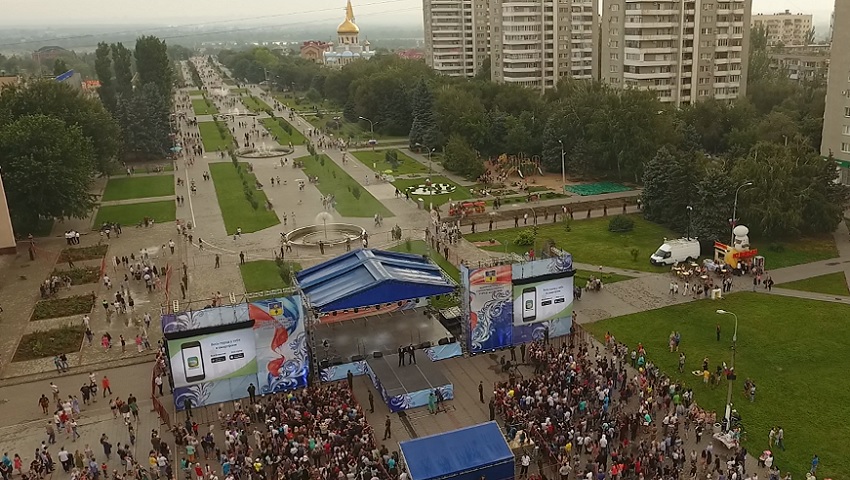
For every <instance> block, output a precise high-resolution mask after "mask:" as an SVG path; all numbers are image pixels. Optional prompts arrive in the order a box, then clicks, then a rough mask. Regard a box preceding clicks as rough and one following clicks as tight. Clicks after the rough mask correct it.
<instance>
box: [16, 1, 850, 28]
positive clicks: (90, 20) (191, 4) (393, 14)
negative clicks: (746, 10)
mask: <svg viewBox="0 0 850 480" xmlns="http://www.w3.org/2000/svg"><path fill="white" fill-rule="evenodd" d="M839 1H850V0H839ZM834 2H835V0H805V1H804V0H753V13H759V12H761V13H774V12H779V11H783V10H785V9H788V10H791V11H792V12H803V13H812V14H814V15H815V18H814V21H815V23H816V24H824V23H828V21H829V15H830V12H832V8H833V5H834ZM2 3H3V5H2V15H0V25H3V26H6V27H9V26H28V27H31V26H52V27H59V26H63V25H68V26H72V25H110V24H112V25H121V24H123V25H127V24H132V25H139V24H167V25H192V24H197V23H201V22H209V21H220V22H222V23H221V24H222V25H229V24H234V25H240V24H241V25H244V24H245V23H246V22H248V23H257V22H262V23H268V22H274V23H278V24H280V25H281V26H285V25H291V24H304V23H305V22H317V23H325V22H328V21H332V20H335V19H337V18H339V19H341V18H342V16H343V8H344V6H345V0H310V1H294V0H238V1H234V0H142V1H138V2H130V1H129V0H118V1H106V2H104V1H103V0H74V1H68V0H38V1H34V2H27V1H23V0H9V1H3V2H2ZM600 3H601V1H600ZM353 5H354V11H355V15H356V16H357V17H358V18H357V20H358V21H361V22H366V23H370V24H377V23H381V24H392V23H395V22H398V23H403V24H405V25H410V24H416V23H421V22H422V0H353ZM243 19H244V21H241V22H237V21H236V20H243Z"/></svg>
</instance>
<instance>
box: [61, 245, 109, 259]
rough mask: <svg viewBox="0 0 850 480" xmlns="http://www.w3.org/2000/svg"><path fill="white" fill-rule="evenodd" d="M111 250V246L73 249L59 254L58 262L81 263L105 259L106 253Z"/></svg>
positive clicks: (67, 249)
mask: <svg viewBox="0 0 850 480" xmlns="http://www.w3.org/2000/svg"><path fill="white" fill-rule="evenodd" d="M107 250H109V245H106V244H103V245H92V246H90V247H71V248H66V249H64V250H62V253H60V254H59V260H57V261H58V262H60V263H61V262H67V261H68V260H70V261H72V262H81V261H83V260H94V259H99V258H103V256H104V255H106V251H107Z"/></svg>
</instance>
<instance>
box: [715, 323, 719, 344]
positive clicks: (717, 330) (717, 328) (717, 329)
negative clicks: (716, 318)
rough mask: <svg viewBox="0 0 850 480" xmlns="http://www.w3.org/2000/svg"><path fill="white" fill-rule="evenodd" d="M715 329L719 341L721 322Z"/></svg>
mask: <svg viewBox="0 0 850 480" xmlns="http://www.w3.org/2000/svg"><path fill="white" fill-rule="evenodd" d="M714 330H715V331H716V332H717V341H718V342H719V341H720V324H719V323H718V324H717V325H716V326H715V327H714Z"/></svg>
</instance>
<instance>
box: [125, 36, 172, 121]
mask: <svg viewBox="0 0 850 480" xmlns="http://www.w3.org/2000/svg"><path fill="white" fill-rule="evenodd" d="M135 58H136V71H137V72H138V75H139V84H140V85H145V84H148V83H152V84H153V85H155V86H156V88H157V90H159V94H160V96H162V98H163V99H165V101H166V102H167V103H168V105H169V107H170V106H171V90H172V88H173V87H174V72H173V70H172V66H171V61H170V60H169V59H168V47H167V46H166V45H165V42H164V41H162V40H160V39H159V38H157V37H154V36H144V37H139V39H138V40H136V51H135Z"/></svg>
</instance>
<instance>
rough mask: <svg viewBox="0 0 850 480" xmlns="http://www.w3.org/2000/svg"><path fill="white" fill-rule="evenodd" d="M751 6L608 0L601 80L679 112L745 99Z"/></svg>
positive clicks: (748, 1) (719, 0) (722, 1)
mask: <svg viewBox="0 0 850 480" xmlns="http://www.w3.org/2000/svg"><path fill="white" fill-rule="evenodd" d="M751 9H752V0H604V3H603V7H602V27H601V28H602V44H601V48H600V56H601V64H602V68H601V71H600V77H601V78H602V80H603V81H605V82H608V83H610V84H612V85H615V86H619V87H622V88H627V87H631V88H640V89H646V90H651V91H654V92H656V94H657V95H658V98H659V99H660V100H661V101H663V102H668V103H672V104H675V105H677V106H681V105H688V104H691V103H695V102H698V101H703V100H706V99H709V98H716V99H719V100H734V99H736V98H738V97H742V96H744V95H745V94H746V87H747V83H746V80H747V66H748V60H749V43H750V14H751V13H750V12H751Z"/></svg>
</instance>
